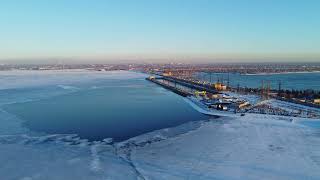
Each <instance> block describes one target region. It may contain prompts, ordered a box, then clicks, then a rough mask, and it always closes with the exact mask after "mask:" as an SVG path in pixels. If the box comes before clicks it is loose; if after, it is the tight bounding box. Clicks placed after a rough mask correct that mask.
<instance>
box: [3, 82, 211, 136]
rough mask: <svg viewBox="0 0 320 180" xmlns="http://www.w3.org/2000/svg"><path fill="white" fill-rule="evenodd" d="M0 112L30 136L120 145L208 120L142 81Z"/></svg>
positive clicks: (98, 85) (100, 86)
mask: <svg viewBox="0 0 320 180" xmlns="http://www.w3.org/2000/svg"><path fill="white" fill-rule="evenodd" d="M93 85H94V86H93ZM89 87H91V88H89ZM92 87H94V88H92ZM43 88H49V87H43ZM26 91H27V90H26ZM36 92H39V91H35V93H36ZM41 92H43V91H41ZM3 109H4V110H6V111H7V112H9V113H11V114H15V115H16V116H18V117H19V118H21V119H23V120H24V121H25V126H26V127H27V128H29V129H31V130H33V131H38V132H45V133H48V134H78V135H79V136H80V137H81V138H86V139H89V140H92V141H93V140H102V139H104V138H109V137H111V138H114V140H115V141H121V140H125V139H128V138H130V137H134V136H137V135H140V134H143V133H146V132H150V131H153V130H157V129H161V128H166V127H172V126H177V125H180V124H182V123H185V122H188V121H196V120H203V119H208V117H207V116H204V115H202V114H200V113H198V112H196V111H195V110H194V109H192V108H191V107H190V106H189V105H188V104H186V103H185V102H184V100H183V99H182V97H180V96H178V95H176V94H173V93H171V92H169V91H167V90H164V89H162V88H161V87H159V86H157V85H155V84H152V83H151V82H148V81H146V80H144V79H142V78H140V79H131V80H105V81H103V80H100V81H99V82H91V83H88V84H85V85H81V88H80V90H78V91H76V92H69V93H67V94H63V95H59V94H58V95H55V96H53V97H49V98H44V99H41V100H35V101H31V102H24V103H15V104H10V105H5V106H3Z"/></svg>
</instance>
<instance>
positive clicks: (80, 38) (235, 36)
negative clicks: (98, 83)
mask: <svg viewBox="0 0 320 180" xmlns="http://www.w3.org/2000/svg"><path fill="white" fill-rule="evenodd" d="M319 9H320V1H319V0H306V1H304V0H25V1H24V0H1V3H0V59H1V60H8V59H9V60H10V59H50V58H57V59H59V58H62V59H86V60H88V59H91V60H110V59H129V60H130V59H133V60H134V59H149V58H150V59H177V60H180V59H181V60H183V59H189V60H196V59H206V60H211V59H212V60H214V59H221V58H222V59H223V58H229V59H246V58H251V59H255V58H256V59H272V58H274V59H277V58H289V59H290V58H292V59H297V58H298V59H308V58H311V59H316V58H318V57H320V56H319V54H320V10H319Z"/></svg>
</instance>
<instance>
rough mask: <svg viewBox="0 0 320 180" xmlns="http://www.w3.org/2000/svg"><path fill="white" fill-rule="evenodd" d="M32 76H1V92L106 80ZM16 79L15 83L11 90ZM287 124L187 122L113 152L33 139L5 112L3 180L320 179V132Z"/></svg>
mask: <svg viewBox="0 0 320 180" xmlns="http://www.w3.org/2000/svg"><path fill="white" fill-rule="evenodd" d="M28 73H30V72H21V73H20V72H19V73H14V72H10V73H9V72H0V82H1V83H3V84H4V86H3V87H1V89H9V88H24V87H30V86H34V85H36V86H40V85H47V84H48V83H49V82H48V81H47V80H48V79H49V80H50V83H51V84H56V85H60V86H61V85H63V87H67V88H66V90H74V89H73V88H71V89H70V88H69V87H68V86H69V85H70V83H72V82H74V81H84V80H90V81H93V80H96V79H99V78H103V77H106V76H108V72H106V74H103V75H102V74H99V72H84V71H80V72H77V73H75V72H64V73H63V75H62V76H60V75H58V74H59V73H57V72H42V73H43V74H41V75H39V79H41V81H35V80H34V79H33V78H32V77H30V76H28ZM37 73H38V72H37ZM39 73H40V72H39ZM46 73H48V76H49V77H51V79H50V78H49V77H48V78H44V77H45V76H46ZM78 73H80V74H83V76H82V78H81V79H82V80H81V79H79V78H76V77H77V74H78ZM117 73H119V74H120V77H122V78H127V76H128V75H129V74H130V73H129V74H127V72H117ZM3 74H5V75H6V74H7V75H8V74H9V75H8V76H10V77H5V76H3ZM17 74H18V75H17ZM19 74H21V76H19ZM26 74H27V75H26ZM30 74H31V76H34V75H33V73H30ZM64 74H66V75H64ZM70 74H73V75H70ZM131 74H132V75H133V73H131ZM69 75H70V76H69ZM12 76H14V79H15V82H9V81H10V79H12V78H11V77H12ZM65 76H68V78H66V77H65ZM74 76H75V77H74ZM137 76H138V77H137V78H140V76H141V78H143V75H137ZM84 77H85V78H84ZM20 78H21V82H23V83H19V82H20ZM70 78H71V79H72V78H74V81H72V80H71V79H70ZM116 78H119V76H118V75H117V76H116ZM7 81H8V82H7ZM66 81H67V82H66ZM39 82H40V83H39ZM17 98H18V100H19V98H20V100H21V97H17ZM9 100H10V101H12V102H13V101H15V98H14V97H11V99H6V103H9ZM0 104H1V103H0ZM0 109H1V106H0ZM288 118H290V117H279V116H268V115H258V114H247V115H245V116H242V117H239V118H234V119H232V118H218V119H212V120H210V121H198V122H190V123H186V124H183V125H180V126H178V127H175V128H168V129H163V130H158V131H154V132H151V133H148V134H144V135H141V136H138V137H134V138H132V139H129V140H127V141H124V142H120V143H115V144H112V143H110V141H108V140H106V141H105V142H87V141H86V140H83V139H79V138H78V137H77V136H76V135H47V134H39V133H34V132H30V131H29V130H28V129H25V128H23V126H22V125H21V123H23V122H21V120H19V119H18V118H17V117H15V116H14V115H12V114H8V113H6V112H4V111H0V162H1V163H0V180H61V179H68V180H69V179H79V180H91V179H92V180H109V179H166V180H167V179H288V180H289V179H290V180H291V179H299V180H300V179H320V133H319V129H313V128H309V127H306V126H303V125H301V124H300V123H299V122H300V121H306V120H307V119H303V118H290V119H291V120H288ZM314 121H316V120H314Z"/></svg>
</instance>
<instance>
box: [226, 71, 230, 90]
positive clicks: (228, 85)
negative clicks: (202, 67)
mask: <svg viewBox="0 0 320 180" xmlns="http://www.w3.org/2000/svg"><path fill="white" fill-rule="evenodd" d="M227 87H228V88H229V87H230V74H229V72H228V82H227Z"/></svg>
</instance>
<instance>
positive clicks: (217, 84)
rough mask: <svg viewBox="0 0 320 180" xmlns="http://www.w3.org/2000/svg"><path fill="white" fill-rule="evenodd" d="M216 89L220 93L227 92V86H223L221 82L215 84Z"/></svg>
mask: <svg viewBox="0 0 320 180" xmlns="http://www.w3.org/2000/svg"><path fill="white" fill-rule="evenodd" d="M214 88H215V89H216V90H218V91H225V90H227V86H226V85H224V84H222V83H220V82H217V83H215V84H214Z"/></svg>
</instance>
